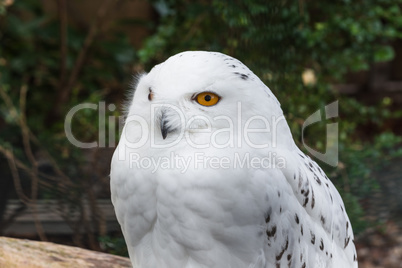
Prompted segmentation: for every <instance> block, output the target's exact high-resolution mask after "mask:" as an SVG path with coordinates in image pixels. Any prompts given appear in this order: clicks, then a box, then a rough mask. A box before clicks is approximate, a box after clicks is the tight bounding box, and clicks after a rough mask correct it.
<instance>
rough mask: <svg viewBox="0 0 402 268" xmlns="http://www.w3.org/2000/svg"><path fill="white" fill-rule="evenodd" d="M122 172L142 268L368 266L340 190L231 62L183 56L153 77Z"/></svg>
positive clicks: (122, 217) (141, 93)
mask: <svg viewBox="0 0 402 268" xmlns="http://www.w3.org/2000/svg"><path fill="white" fill-rule="evenodd" d="M110 176H111V195H112V202H113V205H114V208H115V212H116V216H117V219H118V221H119V223H120V225H121V229H122V232H123V235H124V238H125V240H126V243H127V247H128V251H129V255H130V259H131V262H132V264H133V266H134V267H139V268H150V267H151V268H152V267H155V268H165V267H166V268H184V267H185V268H190V267H191V268H201V267H205V268H212V267H216V268H226V267H227V268H244V267H247V268H260V267H266V268H269V267H297V268H307V267H333V268H338V267H342V268H346V267H357V256H356V250H355V245H354V242H353V231H352V226H351V224H350V221H349V218H348V216H347V214H346V211H345V207H344V204H343V201H342V199H341V197H340V195H339V193H338V191H337V190H336V188H335V187H334V185H333V184H332V183H331V181H330V180H329V179H328V177H327V176H326V175H325V173H324V172H323V171H322V169H321V168H320V167H319V166H318V165H317V164H316V163H315V162H314V161H313V160H311V159H310V158H309V157H308V156H306V155H305V154H304V153H303V152H302V151H301V150H299V149H298V147H297V146H296V145H295V143H294V140H293V137H292V134H291V132H290V129H289V126H288V124H287V122H286V120H285V118H284V117H283V112H282V110H281V107H280V103H279V102H278V100H277V99H276V97H275V96H274V95H273V93H272V92H271V90H270V89H269V88H268V87H267V86H266V85H265V84H264V83H263V82H262V81H261V80H260V79H259V78H258V77H257V76H256V75H255V74H254V73H253V72H252V71H250V70H249V69H248V68H247V67H246V66H245V65H244V64H242V63H241V62H240V61H238V60H236V59H234V58H232V57H230V56H226V55H224V54H221V53H216V52H201V51H197V52H196V51H193V52H183V53H180V54H177V55H175V56H172V57H170V58H169V59H168V60H166V61H165V62H163V63H161V64H159V65H157V66H155V67H154V68H153V69H152V70H151V71H150V72H149V73H148V74H143V75H141V76H140V77H139V78H138V83H137V85H136V86H135V91H134V95H133V97H132V99H131V103H130V105H129V107H128V109H127V114H126V121H125V125H124V128H123V130H122V135H121V138H120V142H119V144H118V147H117V148H116V151H115V153H114V155H113V159H112V163H111V175H110Z"/></svg>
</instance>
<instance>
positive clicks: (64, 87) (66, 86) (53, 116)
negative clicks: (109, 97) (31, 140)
mask: <svg viewBox="0 0 402 268" xmlns="http://www.w3.org/2000/svg"><path fill="white" fill-rule="evenodd" d="M60 1H61V2H62V1H63V0H60ZM118 1H119V0H104V1H103V2H102V4H101V5H100V6H99V8H98V11H97V13H96V17H95V19H94V21H93V22H92V24H91V26H90V29H89V32H88V34H87V36H86V38H85V41H84V44H83V46H82V48H81V50H80V52H79V53H78V56H77V59H76V61H75V63H74V66H73V69H72V70H71V73H70V76H69V78H68V81H67V82H66V83H63V82H62V81H60V85H61V88H60V89H59V92H58V95H57V98H56V101H55V102H54V105H53V107H52V110H51V112H50V113H49V114H48V118H47V119H46V121H47V124H48V125H49V124H51V123H53V122H54V121H55V120H57V119H59V118H60V116H61V112H62V107H63V105H64V104H65V103H66V102H67V101H68V99H69V97H70V94H71V91H72V89H73V87H74V85H75V83H76V82H77V79H78V75H79V73H80V72H81V69H82V66H83V65H84V62H85V59H86V57H87V53H88V50H89V48H90V47H91V45H92V44H93V42H94V40H95V38H96V37H97V35H98V33H99V29H100V28H101V26H102V25H103V23H104V21H105V18H106V15H107V14H108V12H110V11H111V10H112V8H111V5H112V4H113V3H117V2H118ZM61 2H60V3H61ZM61 8H62V5H60V7H59V9H61ZM64 9H65V7H64ZM61 19H62V17H61ZM62 46H63V43H62Z"/></svg>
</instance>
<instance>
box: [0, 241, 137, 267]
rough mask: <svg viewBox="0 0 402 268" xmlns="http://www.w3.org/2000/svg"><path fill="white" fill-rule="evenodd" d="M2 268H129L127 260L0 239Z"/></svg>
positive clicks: (50, 244) (85, 251) (72, 249)
mask: <svg viewBox="0 0 402 268" xmlns="http://www.w3.org/2000/svg"><path fill="white" fill-rule="evenodd" d="M0 267H2V268H17V267H30V268H45V267H46V268H47V267H52V268H65V267H80V268H87V267H93V268H109V267H110V268H122V267H132V266H131V262H130V260H129V259H128V258H123V257H120V256H115V255H111V254H106V253H101V252H96V251H91V250H87V249H82V248H77V247H70V246H64V245H58V244H54V243H50V242H38V241H31V240H22V239H15V238H9V237H0Z"/></svg>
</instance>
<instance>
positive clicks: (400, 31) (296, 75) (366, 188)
mask: <svg viewBox="0 0 402 268" xmlns="http://www.w3.org/2000/svg"><path fill="white" fill-rule="evenodd" d="M154 4H155V6H156V8H157V10H158V11H159V14H160V16H161V19H160V20H161V21H160V23H159V25H158V27H157V28H156V30H155V34H154V35H153V36H151V37H150V38H149V39H148V40H147V42H146V43H145V45H144V47H143V48H142V49H141V50H140V51H139V52H138V53H139V57H140V60H141V61H142V62H143V63H144V64H145V65H146V66H147V67H148V68H149V67H151V66H152V65H153V64H155V63H157V62H161V61H163V60H164V59H166V58H167V57H168V56H170V55H172V54H175V53H178V52H181V51H184V50H211V51H220V52H223V53H227V54H229V55H231V56H234V57H236V58H238V59H240V60H241V61H242V62H243V63H245V64H246V65H247V66H248V67H249V68H250V69H251V70H253V71H254V72H255V73H256V74H257V75H258V76H259V77H261V78H262V80H263V81H264V82H265V83H266V84H267V85H268V86H269V87H270V88H271V90H272V91H273V92H274V94H275V95H276V96H277V97H278V99H279V101H280V102H281V104H282V108H283V110H284V112H285V115H286V117H287V119H288V123H289V124H290V127H291V129H292V133H293V135H294V138H295V140H297V141H300V140H301V134H302V133H301V129H302V128H301V126H302V124H303V122H304V120H305V119H306V118H307V117H308V116H309V115H311V114H312V113H313V112H315V111H316V110H317V109H318V108H323V107H324V106H325V105H327V104H329V103H331V102H333V101H335V100H339V105H340V107H339V111H340V118H339V120H337V122H339V131H340V133H339V138H340V145H339V157H340V162H341V164H340V165H339V167H337V168H332V167H329V166H327V165H326V164H323V163H320V165H321V166H323V167H324V168H325V170H326V172H327V173H328V174H330V175H331V179H332V180H333V181H334V182H335V184H336V186H337V187H338V189H339V190H340V192H341V193H342V195H343V197H344V199H345V203H346V206H347V209H348V212H349V216H350V218H351V220H352V223H353V225H354V227H355V228H354V230H355V232H359V231H361V230H363V229H364V228H365V226H366V224H365V220H364V218H363V217H364V211H363V210H362V208H361V206H360V203H359V200H363V199H364V198H365V197H367V196H369V195H370V194H371V193H372V192H373V191H375V190H376V188H377V187H378V184H377V182H376V179H375V178H374V177H373V172H374V171H375V170H377V169H379V168H381V166H382V165H381V163H384V162H386V161H388V160H390V159H392V158H394V157H396V156H397V155H400V150H397V149H395V150H390V148H396V147H397V146H400V145H401V138H400V137H397V136H395V135H394V134H393V133H392V129H390V128H389V127H388V126H387V122H389V121H396V120H400V119H401V115H402V111H401V110H398V111H395V110H391V106H392V105H391V104H392V101H391V99H390V98H384V100H379V102H378V104H377V105H375V106H367V105H365V104H363V103H361V102H359V101H358V100H356V99H353V98H350V97H346V96H342V95H339V94H338V93H337V92H336V91H335V90H334V89H333V88H332V86H331V85H333V84H334V83H341V82H342V81H343V79H344V75H345V74H346V73H347V72H351V71H359V70H368V69H369V68H370V66H372V65H373V64H374V63H375V62H379V61H389V60H391V59H393V57H394V50H393V48H392V46H391V44H392V41H394V40H396V39H398V38H402V14H401V7H402V5H401V4H402V1H400V0H399V1H391V0H368V1H358V2H356V1H348V0H342V1H339V0H337V1H303V0H301V1H286V0H285V1H282V0H273V1H261V0H239V1H224V0H212V1H183V0H165V1H154ZM306 69H311V70H313V71H314V73H315V75H316V77H317V83H315V84H313V85H304V84H303V82H302V77H301V74H302V73H303V71H305V70H306ZM326 123H327V122H321V123H317V124H316V125H315V126H312V127H311V129H309V130H308V131H306V133H304V134H305V139H306V140H307V142H308V143H309V145H310V146H313V147H314V148H317V149H318V150H321V151H324V150H325V147H324V146H325V140H324V139H323V138H325V124H326ZM367 126H370V128H371V129H372V130H373V131H372V132H373V133H364V130H363V129H364V128H366V127H367ZM320 137H322V138H320ZM299 145H300V147H301V148H303V146H302V145H301V144H300V142H299Z"/></svg>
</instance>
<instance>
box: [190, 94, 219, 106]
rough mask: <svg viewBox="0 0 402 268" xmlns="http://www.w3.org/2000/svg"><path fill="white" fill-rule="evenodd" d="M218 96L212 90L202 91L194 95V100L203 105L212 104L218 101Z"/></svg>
mask: <svg viewBox="0 0 402 268" xmlns="http://www.w3.org/2000/svg"><path fill="white" fill-rule="evenodd" d="M219 99H220V97H219V96H218V95H216V94H215V93H212V92H202V93H200V94H198V95H197V96H196V97H195V100H196V101H197V102H198V103H199V104H201V105H203V106H212V105H215V104H217V103H218V101H219Z"/></svg>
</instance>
